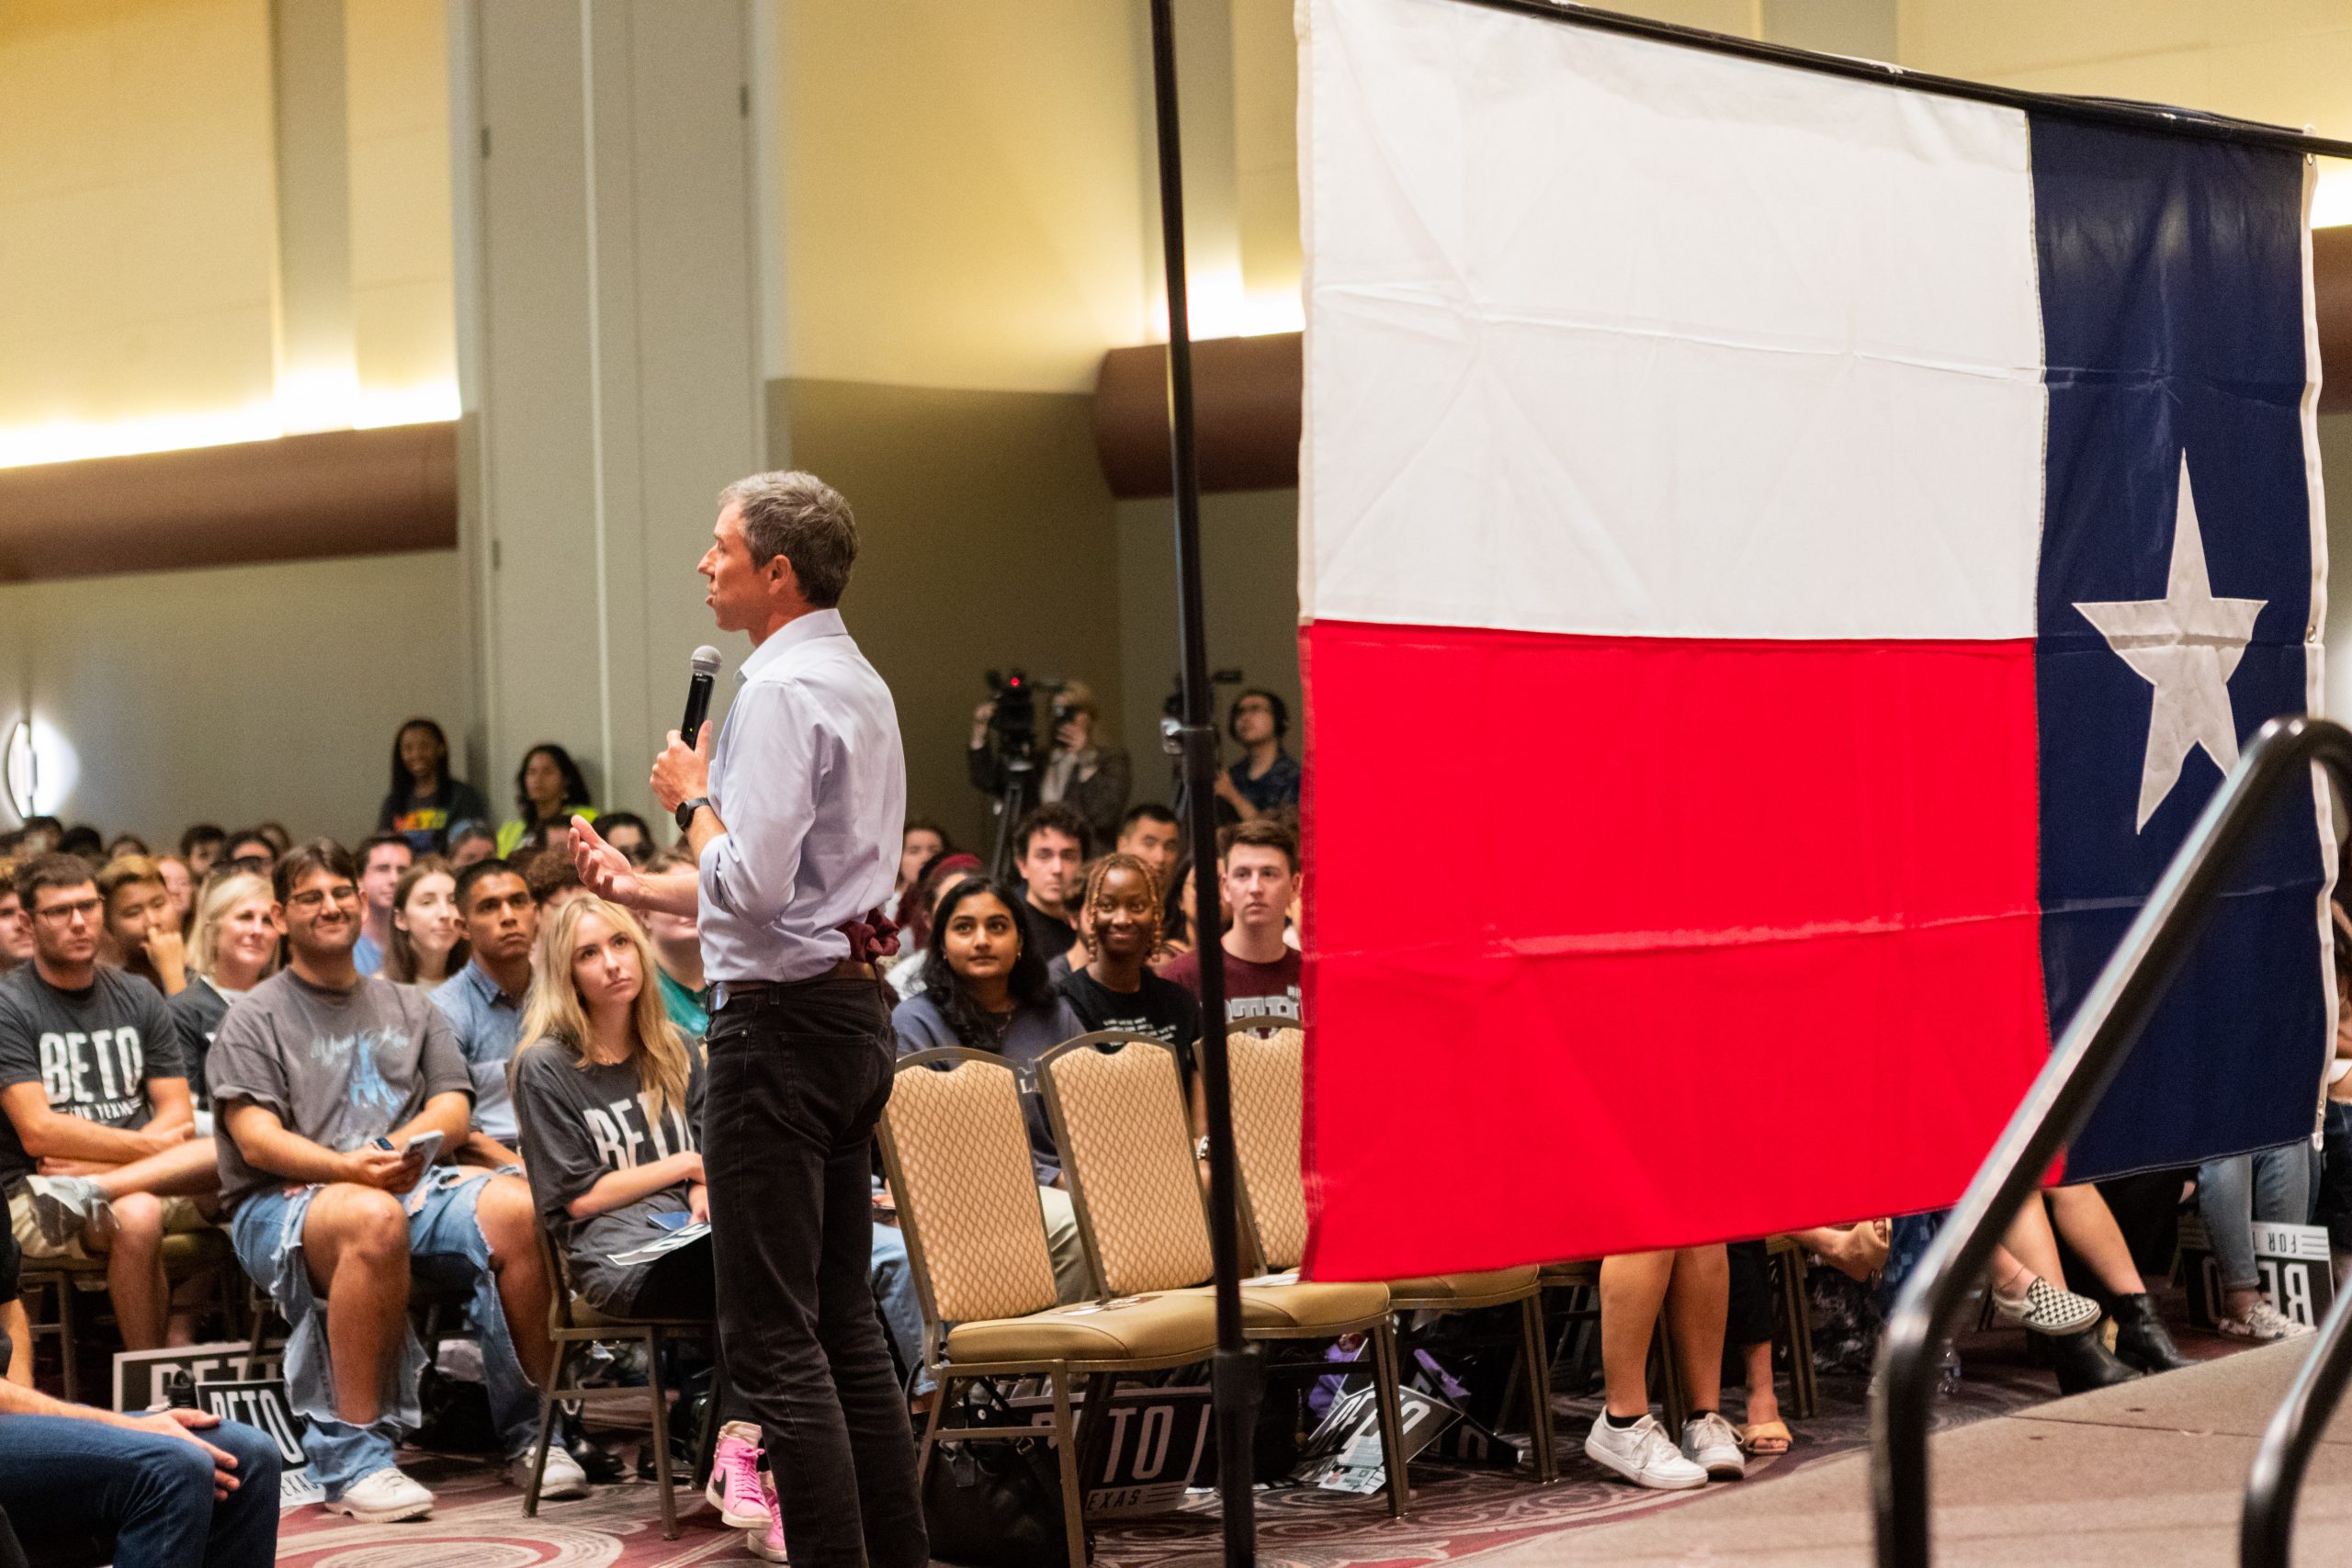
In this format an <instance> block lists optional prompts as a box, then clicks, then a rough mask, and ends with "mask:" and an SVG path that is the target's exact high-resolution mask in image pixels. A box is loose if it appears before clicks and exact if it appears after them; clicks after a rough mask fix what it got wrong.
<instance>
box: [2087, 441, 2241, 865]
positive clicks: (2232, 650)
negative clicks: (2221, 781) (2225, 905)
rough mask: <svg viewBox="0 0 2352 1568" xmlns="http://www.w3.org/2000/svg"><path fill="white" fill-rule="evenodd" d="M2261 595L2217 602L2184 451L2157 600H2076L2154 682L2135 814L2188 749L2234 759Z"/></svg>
mask: <svg viewBox="0 0 2352 1568" xmlns="http://www.w3.org/2000/svg"><path fill="white" fill-rule="evenodd" d="M2267 603H2268V601H2267V600H2263V599H2216V598H2214V597H2213V588H2212V584H2211V581H2210V580H2209V579H2208V578H2207V577H2206V574H2205V541H2204V538H2203V536H2200V535H2199V533H2198V531H2197V502H2196V499H2195V497H2193V496H2192V495H2191V494H2190V493H2189V489H2188V453H2187V452H2186V451H2184V452H2182V453H2181V455H2180V500H2179V503H2178V506H2177V511H2176V515H2175V519H2174V523H2173V535H2172V567H2171V570H2169V571H2168V572H2167V573H2166V575H2165V596H2164V597H2163V598H2161V599H2131V600H2122V601H2118V602H2114V603H2104V604H2098V603H2095V604H2076V605H2075V609H2077V610H2080V611H2081V612H2082V613H2083V616H2084V618H2085V619H2086V620H2087V621H2089V622H2090V624H2091V625H2092V626H2096V627H2098V631H2099V635H2100V636H2102V637H2106V638H2107V642H2108V646H2109V647H2110V648H2112V649H2115V652H2116V656H2117V657H2118V658H2120V659H2121V660H2123V662H2124V663H2126V664H2129V665H2130V666H2131V668H2132V670H2133V671H2136V672H2137V673H2138V674H2139V676H2140V678H2141V679H2142V680H2143V681H2145V682H2148V684H2150V685H2152V686H2154V688H2155V689H2156V690H2155V695H2154V697H2153V698H2152V699H2151V700H2150V702H2149V705H2148V754H2147V758H2146V760H2145V761H2143V763H2142V764H2141V769H2140V819H2139V820H2138V821H2137V822H2135V823H2133V824H2132V831H2134V832H2137V831H2139V830H2140V829H2143V828H2145V827H2146V826H2147V825H2148V818H2151V817H2153V816H2154V815H2155V812H2156V807H2159V806H2161V805H2163V804H2164V800H2165V796H2166V795H2170V794H2171V793H2172V788H2173V785H2175V784H2178V783H2179V782H2180V770H2181V767H2182V765H2183V764H2184V763H2186V762H2187V761H2188V753H2189V750H2190V748H2192V747H2197V746H2202V747H2203V748H2205V754H2206V755H2207V756H2209V757H2211V758H2212V759H2213V761H2214V764H2215V765H2216V766H2218V767H2219V768H2220V769H2221V770H2222V772H2223V773H2227V772H2229V771H2230V769H2232V768H2233V767H2235V766H2236V765H2237V760H2238V728H2237V721H2236V719H2235V718H2234V717H2233V716H2231V713H2230V677H2231V675H2232V674H2233V673H2235V671H2236V670H2237V667H2238V660H2239V659H2240V658H2242V657H2244V655H2245V646H2246V644H2247V643H2249V642H2251V641H2253V640H2254V618H2255V616H2256V615H2260V614H2261V613H2262V606H2263V605H2264V604H2267Z"/></svg>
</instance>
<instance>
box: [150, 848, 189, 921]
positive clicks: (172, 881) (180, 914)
mask: <svg viewBox="0 0 2352 1568" xmlns="http://www.w3.org/2000/svg"><path fill="white" fill-rule="evenodd" d="M155 869H156V870H157V871H159V872H161V873H162V874H163V877H164V892H166V893H169V894H170V895H171V896H172V919H174V920H175V921H176V922H177V923H178V925H179V929H180V931H181V934H182V935H186V934H187V928H188V922H189V921H191V920H192V919H195V918H196V878H195V877H193V876H190V875H189V874H188V869H187V862H186V861H184V860H182V859H180V858H179V856H177V855H164V856H161V857H159V858H158V859H157V860H156V862H155Z"/></svg>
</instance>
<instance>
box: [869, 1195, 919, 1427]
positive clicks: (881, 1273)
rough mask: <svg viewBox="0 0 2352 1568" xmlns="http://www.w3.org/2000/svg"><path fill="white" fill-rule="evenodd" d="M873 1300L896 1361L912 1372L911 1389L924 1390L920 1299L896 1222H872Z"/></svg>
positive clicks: (904, 1244) (905, 1239)
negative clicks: (879, 1309) (894, 1223)
mask: <svg viewBox="0 0 2352 1568" xmlns="http://www.w3.org/2000/svg"><path fill="white" fill-rule="evenodd" d="M873 1283H874V1304H875V1305H876V1306H878V1307H880V1308H881V1309H882V1327H883V1330H884V1332H886V1333H888V1335H889V1336H890V1348H892V1349H894V1350H896V1351H897V1352H898V1354H899V1365H900V1366H902V1367H906V1368H908V1369H910V1371H912V1372H913V1374H914V1384H913V1388H914V1392H915V1393H927V1392H928V1391H929V1390H930V1388H931V1386H932V1377H931V1373H930V1371H928V1370H927V1369H926V1368H925V1367H924V1366H923V1364H922V1302H921V1301H919V1300H918V1299H917V1298H916V1296H915V1275H914V1266H913V1265H912V1264H911V1263H910V1261H909V1260H908V1258H907V1238H906V1237H905V1236H904V1235H900V1234H899V1227H898V1226H896V1225H886V1224H882V1223H880V1222H879V1221H876V1223H875V1226H874V1275H873Z"/></svg>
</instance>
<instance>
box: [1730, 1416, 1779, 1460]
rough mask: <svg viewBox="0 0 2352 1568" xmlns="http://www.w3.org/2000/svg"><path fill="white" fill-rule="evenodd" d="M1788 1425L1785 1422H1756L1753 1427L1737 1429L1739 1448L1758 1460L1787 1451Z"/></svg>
mask: <svg viewBox="0 0 2352 1568" xmlns="http://www.w3.org/2000/svg"><path fill="white" fill-rule="evenodd" d="M1789 1442H1790V1437H1789V1424H1788V1423H1787V1422H1785V1421H1758V1423H1756V1425H1754V1426H1753V1427H1741V1428H1740V1429H1739V1446H1740V1447H1741V1448H1743V1449H1746V1450H1747V1451H1748V1452H1749V1453H1752V1454H1755V1455H1757V1456H1758V1457H1759V1458H1762V1457H1768V1456H1770V1455H1774V1454H1784V1453H1787V1452H1788V1451H1789Z"/></svg>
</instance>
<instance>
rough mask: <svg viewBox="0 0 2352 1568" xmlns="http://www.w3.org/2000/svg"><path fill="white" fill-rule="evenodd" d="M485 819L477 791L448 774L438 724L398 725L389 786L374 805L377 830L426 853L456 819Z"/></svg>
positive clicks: (445, 740)
mask: <svg viewBox="0 0 2352 1568" xmlns="http://www.w3.org/2000/svg"><path fill="white" fill-rule="evenodd" d="M489 818H490V803H489V802H488V801H486V800H484V799H482V797H481V791H480V790H478V789H476V788H474V786H473V785H471V784H468V783H466V781H465V780H463V779H458V778H451V777H450V776H449V738H448V737H447V735H444V734H443V733H442V732H441V727H440V726H439V725H437V724H435V723H434V722H433V721H432V720H431V719H429V718H413V719H410V720H409V721H408V722H407V723H406V724H403V725H401V728H400V733H399V734H397V735H395V736H393V737H392V780H391V786H390V788H389V789H388V790H387V791H386V792H385V794H384V803H383V805H381V806H379V807H377V809H376V831H378V832H379V833H398V834H400V835H401V837H402V838H404V839H406V840H408V847H409V848H410V849H411V850H412V851H413V852H416V853H418V854H421V855H429V854H432V853H434V852H436V851H438V850H440V849H441V848H443V840H445V839H446V838H447V835H448V833H449V830H450V829H452V828H455V827H456V826H457V825H458V823H460V822H483V821H487V820H489ZM450 847H451V848H454V847H455V846H454V845H452V846H450Z"/></svg>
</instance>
